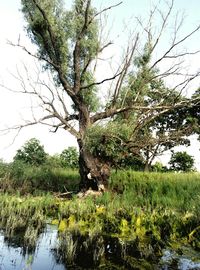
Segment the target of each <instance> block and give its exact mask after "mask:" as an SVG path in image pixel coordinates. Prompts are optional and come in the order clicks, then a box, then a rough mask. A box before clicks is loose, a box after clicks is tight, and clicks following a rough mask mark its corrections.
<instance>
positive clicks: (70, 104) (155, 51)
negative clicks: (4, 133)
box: [12, 0, 200, 189]
mask: <svg viewBox="0 0 200 270" xmlns="http://www.w3.org/2000/svg"><path fill="white" fill-rule="evenodd" d="M21 3H22V12H23V13H24V18H25V20H26V23H27V25H26V29H27V33H28V35H29V37H30V39H31V41H32V42H33V43H34V44H35V45H36V48H37V53H34V52H32V51H30V50H29V49H27V48H26V47H24V46H23V45H22V44H20V43H18V44H12V45H15V46H18V47H20V48H22V49H23V50H24V51H26V52H27V53H28V54H29V55H31V56H32V57H34V58H35V59H37V60H39V62H41V63H42V68H43V71H45V72H46V73H48V74H51V76H52V80H50V75H49V78H48V81H45V80H44V78H43V77H40V76H41V75H42V74H39V75H40V76H39V75H37V77H36V79H35V80H33V81H32V82H31V80H30V75H29V73H28V70H27V69H26V73H27V76H28V82H27V83H26V81H25V79H24V78H23V76H20V75H19V78H18V80H19V81H20V82H21V85H22V91H21V92H22V93H24V94H30V95H33V96H34V97H37V99H38V100H39V103H40V105H41V107H42V112H44V115H42V116H41V117H40V118H37V117H34V118H33V120H32V121H29V122H28V123H27V122H26V123H25V124H22V125H18V126H17V127H15V128H17V129H21V128H22V127H25V126H28V125H33V124H38V123H40V124H44V125H48V126H51V127H53V131H54V132H56V131H57V130H58V129H59V128H63V129H65V130H67V131H68V132H70V133H71V134H72V135H74V136H75V137H76V139H77V143H78V146H79V171H80V176H81V185H80V187H81V188H86V189H87V188H90V187H91V188H92V189H98V187H99V185H100V184H104V185H107V181H108V177H109V174H110V167H111V165H112V163H113V161H115V160H116V161H118V160H120V159H122V158H123V157H124V156H126V155H127V153H130V152H131V153H133V154H134V155H136V156H141V148H142V147H140V146H141V145H142V146H143V147H144V146H145V145H146V139H145V138H146V136H143V135H145V134H146V132H145V130H147V129H148V127H149V125H150V123H152V122H153V121H155V120H156V119H157V118H158V117H160V116H161V115H164V114H166V113H167V112H169V111H170V112H171V113H173V112H174V111H176V110H177V109H179V108H183V107H190V108H192V107H194V106H196V105H197V104H199V97H198V98H192V99H185V100H184V99H181V100H180V99H179V96H180V95H181V93H182V91H183V90H184V89H185V88H186V87H187V86H188V84H189V83H190V82H191V81H192V80H194V79H195V78H197V77H198V75H199V72H196V73H193V74H190V73H185V71H184V64H183V62H184V61H183V60H184V57H186V56H191V55H195V54H197V53H198V52H199V51H198V50H197V51H185V50H184V51H183V50H182V46H181V45H182V44H183V43H184V42H185V41H187V40H188V39H189V38H191V37H192V36H193V35H195V34H197V33H198V31H199V29H200V26H199V25H198V26H197V27H196V28H195V29H193V30H192V31H191V32H190V33H187V34H185V35H182V36H181V35H180V33H179V30H180V28H181V23H182V20H181V21H180V22H178V21H177V20H176V21H175V23H174V28H173V34H172V33H171V35H170V40H169V42H168V47H167V48H166V46H164V48H163V50H161V49H160V43H162V37H163V35H164V33H165V32H167V29H170V28H168V21H169V18H170V16H171V14H172V9H173V4H174V1H173V0H171V3H170V4H169V5H168V6H167V11H166V12H162V11H160V10H159V8H156V7H155V8H154V9H153V10H152V11H151V13H150V17H149V20H148V21H147V24H146V25H144V24H143V22H142V21H141V20H140V19H138V23H137V24H139V26H140V27H141V29H138V31H136V32H135V33H133V34H132V36H131V38H130V40H129V41H128V46H127V48H126V50H125V53H124V54H123V56H122V61H121V64H119V65H118V66H117V67H116V70H115V71H114V72H113V75H112V76H110V77H104V78H102V79H100V80H97V79H96V77H95V71H96V68H97V67H98V63H99V61H101V57H100V56H102V54H103V51H104V49H105V48H107V47H108V46H111V45H112V43H113V42H111V41H108V42H103V40H104V39H103V38H102V35H101V32H102V31H101V29H100V26H101V21H102V18H101V15H102V13H104V12H106V11H108V10H110V9H111V8H114V7H115V8H117V7H118V6H119V5H120V4H121V2H120V3H118V4H115V5H113V6H109V7H107V8H104V9H102V10H100V11H97V10H96V9H95V8H93V7H92V5H91V0H75V1H74V2H73V6H72V9H71V10H66V9H65V7H64V5H63V3H62V1H61V0H21ZM155 16H156V17H157V19H159V20H160V24H159V25H157V26H156V27H153V17H155ZM156 21H157V20H156ZM141 33H144V35H142V34H141ZM144 41H145V42H144ZM142 44H144V45H142ZM165 44H167V42H166V40H165ZM183 45H184V44H183ZM169 61H171V62H170V65H169ZM162 63H163V64H162ZM161 64H162V65H161ZM161 66H162V70H161V69H160V68H161ZM167 77H169V78H170V81H171V80H172V79H173V81H176V80H175V79H177V77H178V78H182V80H180V79H179V80H178V83H177V84H176V85H174V86H173V87H172V88H171V89H170V88H169V87H165V95H163V93H162V88H163V87H161V88H160V87H157V85H156V84H154V86H152V85H151V84H152V83H153V82H154V81H158V82H161V81H163V82H164V79H165V78H167ZM105 82H107V83H108V82H110V83H111V88H110V87H108V89H103V91H106V90H108V91H107V92H108V93H110V94H109V95H108V98H107V99H106V100H103V101H102V102H101V106H98V105H99V104H98V99H97V94H98V93H99V91H101V90H102V85H103V84H104V83H105ZM106 88H107V86H106ZM173 91H174V92H175V93H176V94H175V95H174V97H173V99H172V100H171V99H168V98H167V97H168V94H169V93H173ZM150 94H151V95H152V96H154V97H156V96H159V97H160V98H154V99H152V102H151V103H149V102H148V98H149V97H150ZM99 100H100V99H99ZM32 109H33V108H32ZM119 118H120V121H119ZM138 142H139V143H138ZM91 178H92V179H93V180H92V181H91Z"/></svg>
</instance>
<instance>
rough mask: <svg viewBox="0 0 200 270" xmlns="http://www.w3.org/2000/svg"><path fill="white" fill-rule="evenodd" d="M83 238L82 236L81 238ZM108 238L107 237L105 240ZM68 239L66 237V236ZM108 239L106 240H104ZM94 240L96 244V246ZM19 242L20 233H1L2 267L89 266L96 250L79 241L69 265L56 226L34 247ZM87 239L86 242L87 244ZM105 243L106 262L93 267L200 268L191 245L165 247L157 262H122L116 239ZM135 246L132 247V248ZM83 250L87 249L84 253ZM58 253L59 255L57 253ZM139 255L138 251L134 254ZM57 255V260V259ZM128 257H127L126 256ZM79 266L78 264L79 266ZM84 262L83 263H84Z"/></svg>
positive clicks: (61, 269)
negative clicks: (178, 249) (9, 235)
mask: <svg viewBox="0 0 200 270" xmlns="http://www.w3.org/2000/svg"><path fill="white" fill-rule="evenodd" d="M79 240H80V239H79ZM104 240H105V239H104ZM66 241H67V239H66ZM105 241H106V240H105ZM97 242H98V241H96V240H95V243H94V245H95V246H96V245H97ZM19 243H20V237H19V235H16V236H15V237H14V238H9V239H7V238H6V237H5V236H4V235H3V232H2V233H0V270H66V269H68V270H69V269H89V263H90V259H91V258H90V257H91V256H92V255H93V253H92V251H94V250H95V249H94V248H92V247H91V246H88V245H87V246H88V247H89V250H88V253H87V254H86V251H84V250H83V246H84V245H83V244H81V241H79V243H78V245H80V247H79V248H78V249H77V252H78V253H77V254H76V255H77V257H78V259H76V263H77V264H76V265H74V264H73V263H72V264H71V265H68V267H67V268H66V267H65V266H64V264H61V262H60V259H61V258H62V255H63V253H62V252H59V248H57V247H58V237H57V227H56V226H52V225H51V226H50V225H47V227H46V229H45V231H44V232H43V233H42V234H40V236H39V238H38V241H37V245H36V247H35V249H34V250H33V249H32V250H28V249H27V248H26V247H24V246H23V244H22V242H21V244H19ZM85 243H86V242H84V244H85ZM102 245H104V255H106V254H107V256H105V257H104V259H105V260H104V263H103V264H101V266H100V267H99V266H98V265H96V266H95V267H94V268H92V267H91V266H90V267H91V268H90V269H107V270H109V269H152V270H172V269H173V270H177V269H180V270H190V269H193V270H194V269H195V270H200V254H199V252H195V251H193V250H192V249H191V248H188V247H187V248H182V249H181V254H177V253H176V252H174V251H171V250H164V251H163V256H162V257H161V258H160V259H159V258H157V259H158V260H157V262H155V264H153V263H149V262H147V261H144V260H140V259H137V258H135V256H131V257H130V258H129V260H127V261H126V263H125V264H124V263H122V261H120V256H119V254H120V253H121V251H120V250H119V247H118V246H117V242H115V241H114V242H113V239H112V241H111V240H110V242H109V241H108V239H107V241H106V243H105V242H104V241H102ZM130 248H131V249H133V246H131V247H130ZM83 251H84V252H83ZM58 253H59V254H58ZM135 255H136V254H135ZM56 258H57V259H56ZM126 259H128V257H127V258H126ZM77 265H79V267H78V266H77ZM83 265H84V266H83ZM147 266H148V267H147Z"/></svg>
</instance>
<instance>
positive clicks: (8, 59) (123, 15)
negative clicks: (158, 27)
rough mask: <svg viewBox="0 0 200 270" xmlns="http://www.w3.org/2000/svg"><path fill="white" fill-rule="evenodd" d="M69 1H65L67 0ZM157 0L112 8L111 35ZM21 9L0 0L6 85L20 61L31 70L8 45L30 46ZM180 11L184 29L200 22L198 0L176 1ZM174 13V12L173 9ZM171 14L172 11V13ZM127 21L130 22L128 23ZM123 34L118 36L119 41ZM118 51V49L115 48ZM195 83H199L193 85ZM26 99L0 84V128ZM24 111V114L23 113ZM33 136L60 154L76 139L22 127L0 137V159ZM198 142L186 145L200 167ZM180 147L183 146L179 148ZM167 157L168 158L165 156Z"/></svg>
mask: <svg viewBox="0 0 200 270" xmlns="http://www.w3.org/2000/svg"><path fill="white" fill-rule="evenodd" d="M66 2H68V1H66ZM93 2H94V3H95V4H96V5H97V6H102V7H107V6H109V5H113V4H116V3H118V2H120V1H118V0H93ZM158 2H160V7H162V6H163V4H164V3H165V1H164V0H160V1H153V0H140V1H138V0H124V1H123V3H122V4H121V5H120V6H119V7H117V8H115V9H113V10H111V12H110V13H109V14H110V17H109V19H110V22H109V23H110V25H111V22H112V29H111V35H112V38H115V37H118V35H119V34H121V31H122V29H124V24H125V23H126V24H128V27H130V28H131V24H132V19H133V18H134V17H135V16H141V17H144V18H145V17H147V16H148V14H149V9H150V7H152V3H158ZM19 10H20V0H6V1H3V0H2V1H0V83H1V84H4V85H9V87H12V88H15V87H17V85H16V81H15V80H14V78H13V77H12V75H11V73H12V74H16V72H17V71H16V70H17V67H20V65H21V63H22V62H23V63H25V64H26V65H27V67H28V69H30V70H31V69H32V60H31V59H30V57H28V56H27V55H26V54H25V53H24V52H22V51H20V49H18V48H16V47H12V46H10V45H8V44H7V40H10V41H12V42H13V43H17V41H18V38H19V36H20V40H21V41H22V42H24V44H25V45H26V46H28V47H29V48H31V44H30V41H29V40H28V39H27V38H26V37H25V34H24V33H23V27H24V21H23V16H22V14H21V12H20V11H19ZM176 10H179V11H181V12H184V17H185V25H184V28H183V32H187V31H190V30H191V29H192V28H194V27H195V25H197V24H199V23H200V17H199V10H200V1H199V0H189V1H188V0H175V8H174V12H175V11H176ZM175 13H176V12H175ZM175 13H174V14H175ZM129 24H130V25H129ZM122 39H123V36H121V41H120V42H122ZM198 44H200V35H199V34H198V35H196V36H195V37H194V38H193V40H192V41H191V43H190V44H187V46H190V48H193V47H194V48H197V46H196V45H198ZM115 53H117V51H115ZM199 63H200V57H198V58H195V59H193V60H192V62H191V61H190V64H191V68H192V69H194V70H197V69H198V68H199ZM196 86H198V82H197V83H196V84H195V87H196ZM28 104H29V100H27V98H25V97H23V96H22V95H21V96H17V95H14V94H13V93H9V92H7V91H6V90H5V89H3V88H2V87H0V130H2V129H4V128H5V127H6V126H11V125H15V124H18V123H20V120H21V118H22V116H23V118H25V116H26V115H24V112H27V108H28ZM25 114H26V113H25ZM33 137H36V138H38V139H39V140H40V141H41V143H42V144H43V145H44V147H45V150H46V151H47V152H48V153H50V154H54V153H60V152H61V151H62V150H63V149H65V148H67V147H68V146H71V145H76V141H75V139H74V138H73V137H72V136H71V135H69V134H68V133H67V132H66V131H59V132H57V133H56V134H55V133H51V132H49V130H48V128H46V127H41V126H34V127H31V128H27V129H24V130H23V131H21V133H20V134H19V135H18V136H17V138H16V139H15V141H14V143H12V142H13V138H14V133H9V134H7V135H2V136H0V158H3V159H4V160H5V161H10V160H12V157H13V156H14V155H15V152H16V150H17V149H19V148H20V147H21V146H22V145H23V144H24V142H25V141H27V140H29V139H30V138H33ZM199 149H200V144H199V143H197V142H196V140H195V139H193V140H192V147H190V148H188V149H187V151H188V153H189V154H191V155H193V156H195V158H196V167H198V168H199V169H200V161H199V160H200V152H199ZM181 150H182V148H181ZM165 159H167V158H165Z"/></svg>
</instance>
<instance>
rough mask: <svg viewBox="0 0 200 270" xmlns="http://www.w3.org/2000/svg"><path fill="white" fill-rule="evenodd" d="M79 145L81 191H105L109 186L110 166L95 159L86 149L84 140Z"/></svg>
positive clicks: (79, 141)
mask: <svg viewBox="0 0 200 270" xmlns="http://www.w3.org/2000/svg"><path fill="white" fill-rule="evenodd" d="M78 145H79V173H80V176H81V182H80V189H81V190H88V189H92V190H104V188H106V187H107V186H108V178H109V176H110V165H109V164H107V163H105V162H103V161H101V160H100V159H99V158H96V157H94V156H93V155H92V154H91V153H90V152H89V151H88V150H87V149H86V147H85V145H84V143H83V141H82V140H80V139H79V140H78Z"/></svg>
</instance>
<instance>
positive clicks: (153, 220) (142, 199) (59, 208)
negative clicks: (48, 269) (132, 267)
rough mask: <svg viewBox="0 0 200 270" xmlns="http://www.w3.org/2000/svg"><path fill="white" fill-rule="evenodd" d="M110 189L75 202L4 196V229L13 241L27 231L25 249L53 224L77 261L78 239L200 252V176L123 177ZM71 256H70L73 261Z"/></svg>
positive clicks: (0, 219) (0, 199)
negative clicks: (174, 244)
mask: <svg viewBox="0 0 200 270" xmlns="http://www.w3.org/2000/svg"><path fill="white" fill-rule="evenodd" d="M43 173H44V172H43ZM54 173H55V175H56V177H58V175H60V177H61V178H64V179H67V177H69V179H70V181H74V182H75V181H76V179H77V172H74V171H68V172H67V174H66V171H65V170H58V171H56V170H55V171H54ZM70 173H71V174H70ZM33 177H35V179H37V177H36V176H33ZM45 181H47V179H46V180H45ZM75 188H76V185H75ZM109 188H110V191H107V192H105V193H104V194H103V195H102V196H99V197H94V196H89V197H86V198H82V199H80V198H77V197H76V196H74V197H73V198H72V199H71V200H61V199H58V198H55V197H54V196H52V195H50V194H48V193H45V194H42V195H40V196H33V195H26V196H21V195H20V192H19V193H18V194H16V195H13V193H12V194H9V193H0V227H1V228H2V229H4V230H5V233H6V234H7V235H14V234H15V233H17V232H19V231H22V232H23V235H24V241H25V243H26V244H28V243H29V244H34V243H35V241H36V239H37V236H38V234H39V233H40V232H41V231H42V229H43V228H44V227H45V224H46V222H52V221H53V223H54V224H58V229H59V232H60V238H59V239H60V241H61V247H62V249H66V250H67V249H68V251H70V252H69V253H70V254H71V256H74V252H75V250H74V249H75V248H76V247H77V243H76V241H77V240H76V237H78V239H82V237H83V236H84V237H86V238H87V239H90V242H88V243H87V245H88V246H90V243H91V242H92V241H96V240H94V239H97V238H98V237H100V236H103V237H112V238H117V239H119V240H120V241H121V242H120V243H123V245H124V244H125V243H129V242H130V241H132V242H133V243H134V245H136V243H137V248H138V249H139V250H140V252H141V250H143V249H144V248H145V247H147V246H151V245H153V243H157V244H158V245H160V243H162V246H163V245H167V244H169V243H171V242H173V241H178V242H180V243H182V241H183V242H184V243H188V244H191V245H192V246H193V247H195V248H196V249H198V248H199V249H200V241H199V236H200V229H199V228H200V227H199V226H200V216H199V212H200V204H199V199H200V174H198V173H190V174H173V173H141V172H133V171H119V172H117V173H116V172H113V173H112V175H111V178H110V184H109ZM71 234H72V236H73V237H71V236H70V235H71ZM80 235H82V236H81V237H80ZM66 239H68V240H66ZM99 239H100V238H99ZM72 240H73V241H75V242H73V241H72ZM63 241H64V242H66V241H68V244H69V245H67V244H66V245H65V244H63ZM88 241H89V240H88ZM86 242H87V241H86ZM64 247H65V248H64ZM66 250H65V251H66ZM63 252H64V251H63ZM66 252H67V251H66ZM99 252H100V251H99ZM145 252H146V251H145ZM70 254H68V253H66V258H68V260H69V261H70V260H71V259H72V258H71V259H70Z"/></svg>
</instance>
